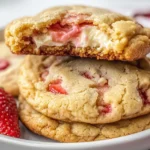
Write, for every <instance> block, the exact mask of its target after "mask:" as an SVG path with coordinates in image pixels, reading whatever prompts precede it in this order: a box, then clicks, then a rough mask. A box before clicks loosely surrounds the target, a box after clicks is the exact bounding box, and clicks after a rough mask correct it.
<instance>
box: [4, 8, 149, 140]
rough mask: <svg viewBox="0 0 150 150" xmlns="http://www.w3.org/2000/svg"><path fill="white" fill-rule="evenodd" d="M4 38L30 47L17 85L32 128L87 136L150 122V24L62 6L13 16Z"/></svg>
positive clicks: (16, 47)
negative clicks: (27, 15) (18, 17)
mask: <svg viewBox="0 0 150 150" xmlns="http://www.w3.org/2000/svg"><path fill="white" fill-rule="evenodd" d="M5 40H6V44H7V45H8V46H9V47H10V48H11V51H12V52H13V53H15V54H30V55H29V56H26V58H25V60H24V62H23V63H22V65H21V67H20V74H19V78H18V84H19V89H20V108H19V113H20V119H21V121H22V122H23V123H24V124H25V126H26V127H27V128H29V129H30V130H31V131H33V132H35V133H37V134H39V135H43V136H45V137H48V138H51V139H54V140H58V141H61V142H83V141H95V140H104V139H110V138H115V137H120V136H125V135H129V134H133V133H137V132H140V131H143V130H146V129H149V128H150V67H149V61H148V59H147V58H145V56H146V54H148V53H149V52H150V29H146V28H144V27H143V26H141V25H140V24H138V23H137V22H135V21H134V20H133V19H131V18H129V17H126V16H122V15H120V14H117V13H114V12H111V11H108V10H105V9H100V8H93V7H87V6H62V7H55V8H50V9H47V10H45V11H43V12H41V13H39V14H38V15H37V16H34V17H26V18H22V19H18V20H15V21H13V22H12V23H11V24H10V25H8V27H7V28H6V30H5ZM33 54H34V55H33ZM37 55H38V56H37ZM142 58H143V59H142Z"/></svg>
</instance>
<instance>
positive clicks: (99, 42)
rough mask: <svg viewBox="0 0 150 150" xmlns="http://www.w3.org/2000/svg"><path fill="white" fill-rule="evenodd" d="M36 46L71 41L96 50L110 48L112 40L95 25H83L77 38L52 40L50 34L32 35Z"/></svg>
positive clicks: (63, 43) (79, 45) (57, 44)
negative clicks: (62, 40) (59, 40)
mask: <svg viewBox="0 0 150 150" xmlns="http://www.w3.org/2000/svg"><path fill="white" fill-rule="evenodd" d="M33 39H34V41H35V44H36V45H37V48H39V47H40V46H43V45H45V46H62V45H65V44H67V42H72V43H73V44H74V45H75V46H76V47H87V46H90V47H98V49H97V50H101V49H102V48H106V49H112V43H113V42H112V41H111V39H110V38H109V37H108V35H106V34H105V33H103V32H102V31H100V30H99V29H97V27H96V26H85V27H82V32H81V33H80V34H79V36H78V40H77V38H76V37H75V38H71V39H69V40H68V41H65V42H61V43H60V42H54V41H53V40H52V36H51V35H50V34H44V35H38V36H34V37H33Z"/></svg>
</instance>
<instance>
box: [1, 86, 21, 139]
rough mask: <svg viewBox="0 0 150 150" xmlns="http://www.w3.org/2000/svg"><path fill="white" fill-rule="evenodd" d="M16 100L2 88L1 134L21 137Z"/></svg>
mask: <svg viewBox="0 0 150 150" xmlns="http://www.w3.org/2000/svg"><path fill="white" fill-rule="evenodd" d="M18 120H19V119H18V111H17V105H16V102H15V99H14V98H13V97H12V96H11V95H9V94H7V93H6V92H5V91H4V90H3V89H1V88H0V134H4V135H8V136H12V137H17V138H18V137H20V128H19V121H18Z"/></svg>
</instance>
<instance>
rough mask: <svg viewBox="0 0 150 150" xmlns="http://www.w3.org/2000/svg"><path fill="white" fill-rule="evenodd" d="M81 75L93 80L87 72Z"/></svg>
mask: <svg viewBox="0 0 150 150" xmlns="http://www.w3.org/2000/svg"><path fill="white" fill-rule="evenodd" d="M81 75H82V76H83V77H85V78H87V79H92V78H94V77H93V76H91V75H90V73H88V72H82V73H81Z"/></svg>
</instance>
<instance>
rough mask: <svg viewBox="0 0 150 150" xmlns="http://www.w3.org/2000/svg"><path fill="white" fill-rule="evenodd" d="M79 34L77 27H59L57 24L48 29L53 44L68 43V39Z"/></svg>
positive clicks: (79, 30)
mask: <svg viewBox="0 0 150 150" xmlns="http://www.w3.org/2000/svg"><path fill="white" fill-rule="evenodd" d="M80 32H81V29H80V27H79V26H78V25H73V26H68V25H65V26H61V25H60V24H59V23H57V24H54V25H52V26H51V27H50V34H51V36H52V39H53V41H54V42H68V41H69V40H70V38H73V37H76V36H78V35H79V33H80Z"/></svg>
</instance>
